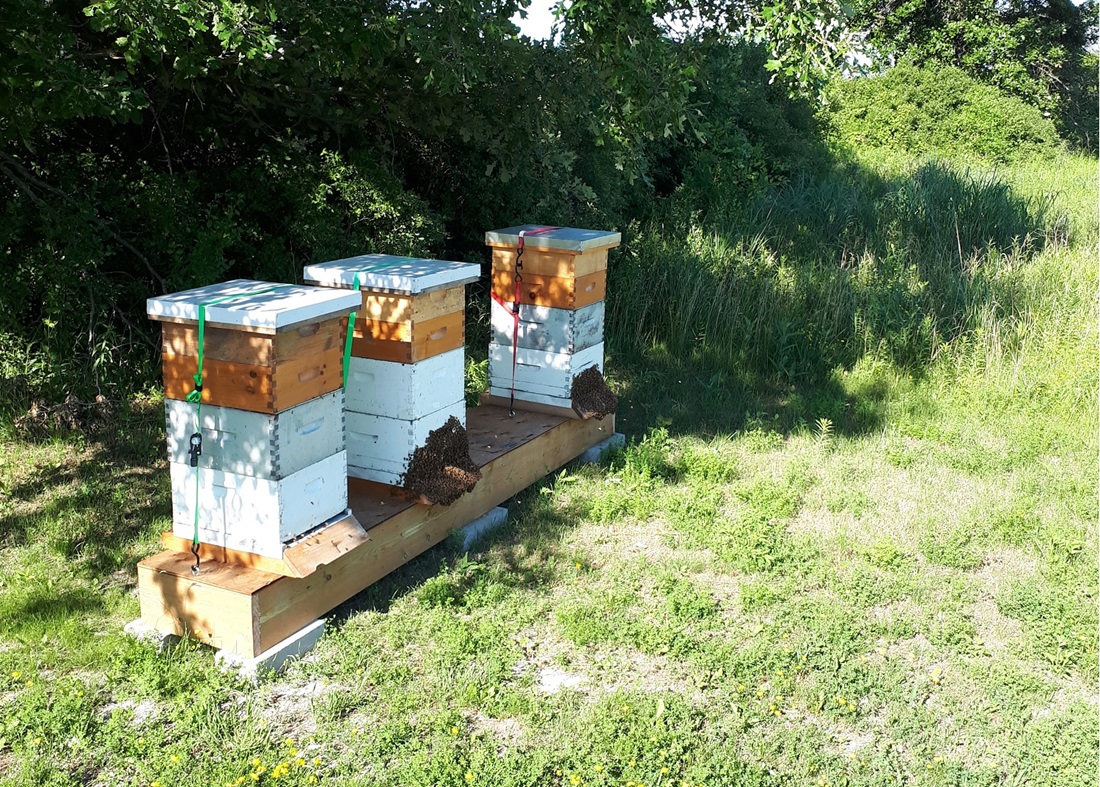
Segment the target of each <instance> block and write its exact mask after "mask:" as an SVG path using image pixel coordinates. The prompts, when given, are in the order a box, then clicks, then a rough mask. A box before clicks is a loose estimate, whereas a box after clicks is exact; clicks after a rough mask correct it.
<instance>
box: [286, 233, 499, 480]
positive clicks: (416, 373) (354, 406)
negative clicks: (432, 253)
mask: <svg viewBox="0 0 1100 787" xmlns="http://www.w3.org/2000/svg"><path fill="white" fill-rule="evenodd" d="M303 273H304V278H305V281H306V282H307V283H308V284H315V285H319V286H321V287H329V288H352V287H354V286H355V283H356V276H357V275H358V283H359V288H360V290H361V294H362V300H361V304H360V309H359V313H358V315H357V316H356V320H355V326H354V333H353V342H352V350H351V354H352V358H351V360H350V364H349V370H348V382H347V389H346V405H345V407H346V412H347V416H346V420H347V434H348V474H349V475H351V476H353V477H357V478H366V479H369V480H372V481H377V482H379V483H384V484H390V485H393V486H397V485H399V484H400V483H401V478H402V475H403V474H404V472H405V470H406V469H407V468H408V463H409V459H410V457H411V455H412V453H413V451H415V450H416V449H417V448H418V447H420V446H421V445H423V444H424V442H425V440H426V439H427V436H428V434H429V433H430V432H431V431H432V430H434V429H437V428H439V427H441V426H442V425H443V424H444V423H445V422H446V421H447V419H448V418H450V417H451V416H454V417H456V418H458V420H459V421H460V422H461V423H462V424H465V423H466V406H465V390H464V371H465V369H464V357H465V354H464V351H463V345H464V342H465V338H466V333H465V327H466V308H465V307H466V300H465V285H466V284H468V283H470V282H472V281H476V280H477V278H478V276H479V275H480V268H479V266H477V265H471V264H467V263H460V262H446V261H442V260H425V259H417V258H408V257H395V256H391V255H385V254H366V255H362V256H360V257H352V258H349V259H344V260H334V261H332V262H325V263H321V264H319V265H310V266H308V267H306V268H305V270H304V272H303Z"/></svg>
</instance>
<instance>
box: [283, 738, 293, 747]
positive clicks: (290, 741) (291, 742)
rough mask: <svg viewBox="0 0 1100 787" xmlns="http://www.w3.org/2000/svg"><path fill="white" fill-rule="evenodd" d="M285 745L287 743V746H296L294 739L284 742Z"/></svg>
mask: <svg viewBox="0 0 1100 787" xmlns="http://www.w3.org/2000/svg"><path fill="white" fill-rule="evenodd" d="M283 743H285V744H286V745H287V746H293V745H294V739H293V738H287V739H286V740H285V741H283Z"/></svg>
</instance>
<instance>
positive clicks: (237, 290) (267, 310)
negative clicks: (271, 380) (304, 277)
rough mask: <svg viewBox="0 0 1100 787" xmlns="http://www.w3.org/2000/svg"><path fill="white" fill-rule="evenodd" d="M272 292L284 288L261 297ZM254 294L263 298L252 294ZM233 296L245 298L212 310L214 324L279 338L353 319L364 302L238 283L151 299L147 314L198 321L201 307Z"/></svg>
mask: <svg viewBox="0 0 1100 787" xmlns="http://www.w3.org/2000/svg"><path fill="white" fill-rule="evenodd" d="M271 287H278V288H279V289H276V290H272V291H271V292H260V291H261V290H267V289H269V288H271ZM249 293H259V294H256V295H250V294H249ZM231 295H240V296H242V297H240V298H235V299H234V300H231V301H226V302H224V303H218V304H215V305H213V306H207V308H206V322H207V324H208V325H211V326H214V325H217V326H223V327H229V328H251V329H253V330H262V331H268V332H272V333H274V332H278V331H283V330H286V329H288V328H292V327H293V326H295V325H300V324H301V323H305V322H317V321H319V320H325V319H328V318H329V317H334V316H337V315H340V314H347V313H348V312H350V311H351V310H352V309H355V308H356V307H358V306H359V304H360V303H361V300H360V298H359V296H358V295H357V294H356V293H350V292H342V291H340V290H326V289H319V288H317V287H302V286H297V285H284V284H276V283H272V282H267V281H252V280H250V279H234V280H233V281H227V282H222V283H221V284H211V285H209V286H206V287H196V288H195V289H192V290H184V291H182V292H176V293H172V294H171V295H159V296H157V297H156V298H149V299H148V300H147V301H146V302H145V310H146V312H147V313H148V315H149V317H151V318H152V319H154V320H156V319H168V320H174V321H187V322H198V319H199V307H200V306H201V305H202V304H204V303H207V304H208V303H210V302H211V301H215V300H218V299H219V298H225V297H227V296H231Z"/></svg>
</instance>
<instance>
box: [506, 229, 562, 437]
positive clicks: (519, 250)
mask: <svg viewBox="0 0 1100 787" xmlns="http://www.w3.org/2000/svg"><path fill="white" fill-rule="evenodd" d="M556 229H561V228H560V227H539V228H538V229H537V230H520V231H519V241H518V242H517V243H516V292H515V295H514V296H513V300H512V392H511V394H510V395H509V397H508V416H509V417H510V418H515V416H516V360H517V356H518V355H519V299H520V295H521V290H522V289H523V273H522V271H523V239H524V237H525V236H529V235H542V234H543V233H544V232H553V231H554V230H556ZM492 297H493V300H494V301H496V302H497V303H499V304H500V306H501V308H503V309H507V308H508V305H507V304H506V303H505V302H504V300H503V299H502V298H501V297H500V296H499V295H497V294H496V293H495V292H493V293H492Z"/></svg>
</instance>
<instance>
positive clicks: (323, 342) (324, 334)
mask: <svg viewBox="0 0 1100 787" xmlns="http://www.w3.org/2000/svg"><path fill="white" fill-rule="evenodd" d="M347 324H348V318H347V316H346V315H345V316H343V317H334V318H332V319H330V320H325V321H324V322H311V323H307V324H305V325H299V326H296V327H294V328H291V329H289V330H286V331H283V332H281V333H276V334H263V333H254V332H250V331H244V330H240V329H231V328H217V327H214V328H211V327H209V326H208V327H207V328H206V334H205V342H204V344H205V346H204V347H203V355H204V356H205V357H206V360H207V361H211V360H214V361H230V362H233V363H243V364H249V365H253V366H274V365H275V364H276V363H278V362H280V361H288V360H293V359H295V358H308V357H309V356H311V355H314V354H316V353H319V352H325V351H326V350H331V349H332V348H334V347H343V344H342V342H343V340H344V336H345V333H346V331H347ZM198 346H199V329H198V327H197V326H196V325H194V324H193V323H191V324H179V323H171V322H166V323H164V324H163V325H162V326H161V351H162V352H163V353H164V354H165V355H173V356H180V355H195V356H197V355H198Z"/></svg>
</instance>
